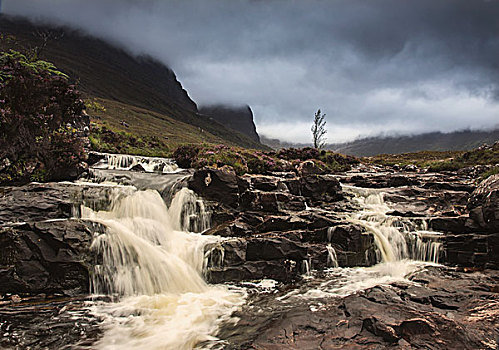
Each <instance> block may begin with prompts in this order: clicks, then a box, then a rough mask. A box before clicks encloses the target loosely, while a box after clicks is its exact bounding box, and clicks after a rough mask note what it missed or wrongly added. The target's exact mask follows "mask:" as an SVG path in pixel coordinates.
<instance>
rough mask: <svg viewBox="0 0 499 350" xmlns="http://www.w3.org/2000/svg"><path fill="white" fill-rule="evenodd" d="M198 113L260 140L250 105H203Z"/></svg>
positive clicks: (256, 140)
mask: <svg viewBox="0 0 499 350" xmlns="http://www.w3.org/2000/svg"><path fill="white" fill-rule="evenodd" d="M199 113H201V114H203V115H206V116H209V117H211V118H213V119H215V120H216V121H217V122H219V123H221V124H223V125H225V126H226V127H228V128H231V129H233V130H236V131H239V132H240V133H243V134H245V135H247V136H248V137H249V138H251V139H252V140H253V141H255V142H260V136H258V133H257V132H256V126H255V122H254V121H253V111H252V110H251V108H250V106H248V105H246V106H242V107H232V106H224V105H214V106H203V107H201V108H200V109H199Z"/></svg>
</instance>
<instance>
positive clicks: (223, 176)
mask: <svg viewBox="0 0 499 350" xmlns="http://www.w3.org/2000/svg"><path fill="white" fill-rule="evenodd" d="M248 187H249V184H248V183H247V182H246V181H244V180H242V179H241V178H240V177H239V176H237V175H236V173H235V172H234V171H233V170H232V169H230V168H221V169H213V168H206V169H201V170H198V171H196V172H195V173H194V175H193V176H192V179H191V180H189V188H190V189H192V190H193V191H194V192H196V193H197V194H199V195H200V196H202V197H203V198H206V199H208V200H211V201H215V202H218V203H222V204H224V205H226V206H228V207H230V208H237V207H238V206H239V203H240V199H241V196H242V194H243V193H244V192H245V191H246V190H247V189H248Z"/></svg>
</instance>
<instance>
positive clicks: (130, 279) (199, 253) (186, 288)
mask: <svg viewBox="0 0 499 350" xmlns="http://www.w3.org/2000/svg"><path fill="white" fill-rule="evenodd" d="M195 205H198V203H197V198H196V197H195V196H194V195H193V194H192V192H190V191H189V190H187V189H185V190H182V191H180V192H179V193H177V195H176V197H175V198H174V199H173V201H172V204H171V206H170V208H167V207H166V206H165V204H164V202H163V200H162V198H161V196H160V195H159V194H158V193H157V192H156V191H152V190H147V191H136V192H135V193H133V194H131V195H127V196H117V197H116V198H115V200H114V202H113V205H112V207H111V209H110V210H109V211H99V212H94V211H92V210H91V209H89V208H83V209H82V216H83V217H84V218H87V219H91V220H94V221H97V222H99V223H102V224H103V225H105V226H106V227H107V230H106V232H105V233H104V234H100V235H97V236H96V237H95V239H94V242H93V244H92V249H93V250H94V251H95V253H96V254H98V255H101V256H102V263H101V264H99V265H97V266H95V271H94V275H93V278H92V290H93V292H94V293H96V294H110V295H114V296H116V297H117V300H118V301H117V302H109V303H104V302H99V303H97V304H96V305H95V306H94V307H93V310H94V312H95V314H97V315H99V316H101V317H103V318H104V319H105V322H104V326H105V333H104V336H103V338H102V339H101V340H100V341H98V343H97V344H95V345H94V347H96V348H99V349H192V348H193V347H195V346H196V344H198V343H200V342H204V341H210V342H211V344H213V343H214V342H216V338H214V337H213V335H214V334H215V333H216V331H217V327H218V325H219V323H220V322H222V321H223V320H224V319H227V318H228V317H229V316H230V314H231V313H232V311H233V310H234V309H235V308H237V307H238V306H239V305H241V303H242V302H243V301H244V294H243V293H242V292H240V291H231V290H229V289H228V288H227V287H224V286H210V285H208V284H206V283H205V282H204V280H203V278H202V268H203V258H204V254H203V252H204V246H205V245H206V244H207V243H213V242H216V241H217V240H218V239H217V238H216V237H212V236H202V235H199V234H195V233H188V232H182V231H179V229H181V228H184V227H186V225H188V226H196V227H200V228H202V227H204V226H203V225H206V223H207V222H209V221H208V219H207V218H206V217H205V218H203V217H201V218H199V220H197V221H198V222H196V223H195V224H194V223H193V221H194V218H193V217H192V216H190V214H188V215H187V216H188V219H187V221H186V219H185V217H186V215H185V213H184V211H183V208H186V207H187V208H189V207H192V206H195ZM187 212H189V209H188V210H187Z"/></svg>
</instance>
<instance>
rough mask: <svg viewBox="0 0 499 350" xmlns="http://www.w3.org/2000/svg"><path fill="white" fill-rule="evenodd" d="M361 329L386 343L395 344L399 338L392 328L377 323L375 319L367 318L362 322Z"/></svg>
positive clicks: (380, 322)
mask: <svg viewBox="0 0 499 350" xmlns="http://www.w3.org/2000/svg"><path fill="white" fill-rule="evenodd" d="M362 328H364V329H366V330H367V331H369V332H371V333H372V334H374V335H376V336H379V337H381V338H383V340H384V341H386V342H388V343H395V342H397V341H398V340H399V336H398V335H397V333H396V332H395V330H394V329H393V327H391V326H388V325H386V324H385V323H383V322H382V321H379V320H378V319H377V318H376V317H374V316H373V317H369V318H366V319H364V320H363V322H362Z"/></svg>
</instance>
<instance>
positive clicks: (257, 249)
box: [246, 238, 307, 261]
mask: <svg viewBox="0 0 499 350" xmlns="http://www.w3.org/2000/svg"><path fill="white" fill-rule="evenodd" d="M306 258H307V247H306V246H304V245H302V244H300V243H298V242H294V241H291V240H289V239H286V238H275V239H272V238H271V239H269V238H254V239H251V240H248V242H247V248H246V259H247V260H276V259H278V260H280V259H291V260H295V261H302V260H305V259H306Z"/></svg>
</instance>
